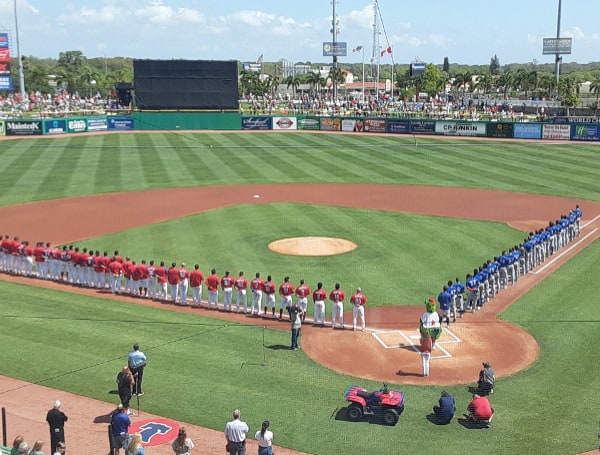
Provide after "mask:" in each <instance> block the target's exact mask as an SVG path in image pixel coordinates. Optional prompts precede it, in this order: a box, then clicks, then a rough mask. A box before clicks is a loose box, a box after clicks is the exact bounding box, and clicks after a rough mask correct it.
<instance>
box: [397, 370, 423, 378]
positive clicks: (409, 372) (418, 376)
mask: <svg viewBox="0 0 600 455" xmlns="http://www.w3.org/2000/svg"><path fill="white" fill-rule="evenodd" d="M396 376H403V377H405V376H412V377H415V378H420V377H422V376H423V375H422V374H421V373H414V372H412V371H402V370H398V371H396Z"/></svg>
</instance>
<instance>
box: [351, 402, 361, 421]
mask: <svg viewBox="0 0 600 455" xmlns="http://www.w3.org/2000/svg"><path fill="white" fill-rule="evenodd" d="M347 413H348V419H350V420H352V421H353V422H355V421H357V420H360V419H361V418H362V416H363V410H362V406H361V405H359V404H356V403H352V404H351V405H350V406H348V409H347Z"/></svg>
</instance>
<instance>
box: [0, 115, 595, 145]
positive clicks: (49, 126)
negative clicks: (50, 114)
mask: <svg viewBox="0 0 600 455" xmlns="http://www.w3.org/2000/svg"><path fill="white" fill-rule="evenodd" d="M584 120H585V121H586V123H581V122H579V121H578V119H573V118H566V117H565V118H555V119H553V122H552V123H540V122H483V121H466V120H429V119H418V120H413V119H394V118H378V117H318V116H310V115H281V116H267V115H264V116H260V115H259V116H242V115H240V114H239V113H237V112H178V111H177V112H170V111H152V112H147V111H146V112H134V113H133V114H132V115H131V116H93V117H67V118H49V119H48V118H44V119H27V120H25V119H7V120H0V136H4V135H6V136H42V135H63V134H77V133H86V132H95V131H127V130H142V131H163V130H164V131H173V130H192V131H193V130H198V131H203V130H225V131H227V130H229V131H239V130H249V131H252V130H253V131H283V130H286V131H290V130H313V131H331V132H353V133H357V134H370V133H386V134H399V135H403V134H407V135H408V134H410V135H431V136H454V137H481V138H485V137H487V138H502V139H538V140H552V141H560V140H563V141H586V142H587V141H594V142H597V141H600V119H598V122H597V123H596V122H593V121H594V120H595V119H584Z"/></svg>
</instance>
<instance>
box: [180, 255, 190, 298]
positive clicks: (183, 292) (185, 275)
mask: <svg viewBox="0 0 600 455" xmlns="http://www.w3.org/2000/svg"><path fill="white" fill-rule="evenodd" d="M189 283H190V271H189V270H188V269H187V268H186V266H185V262H182V263H181V267H180V268H179V285H178V289H179V304H180V305H181V306H187V293H188V286H189Z"/></svg>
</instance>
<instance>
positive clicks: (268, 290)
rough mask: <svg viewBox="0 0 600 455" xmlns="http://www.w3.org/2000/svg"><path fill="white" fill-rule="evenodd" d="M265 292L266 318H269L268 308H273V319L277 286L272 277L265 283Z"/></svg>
mask: <svg viewBox="0 0 600 455" xmlns="http://www.w3.org/2000/svg"><path fill="white" fill-rule="evenodd" d="M263 292H264V293H265V316H267V307H268V306H270V307H271V312H272V317H273V318H274V317H275V292H277V285H276V284H275V283H273V281H272V280H271V275H269V276H267V281H265V282H264V283H263Z"/></svg>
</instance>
